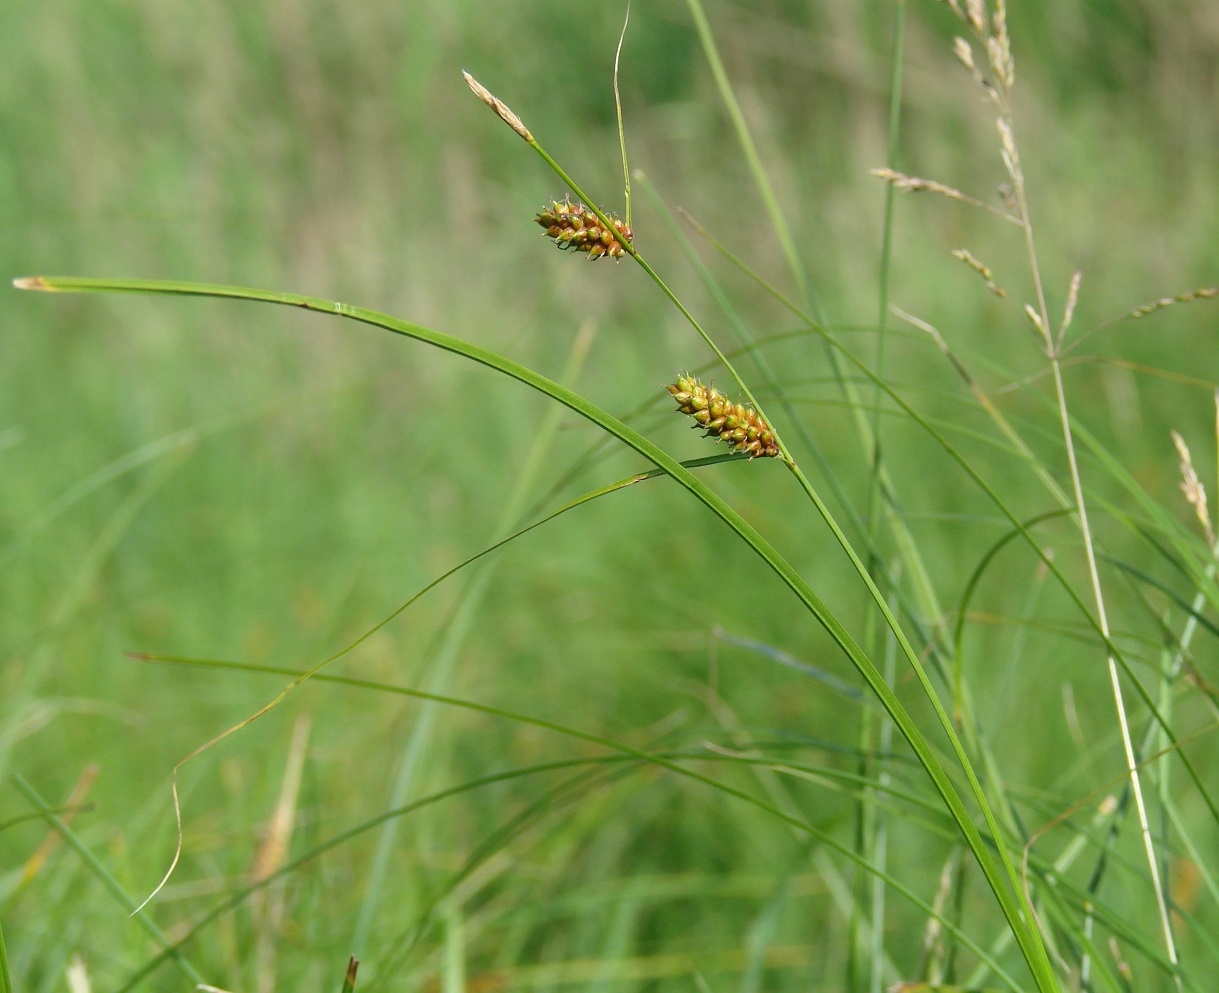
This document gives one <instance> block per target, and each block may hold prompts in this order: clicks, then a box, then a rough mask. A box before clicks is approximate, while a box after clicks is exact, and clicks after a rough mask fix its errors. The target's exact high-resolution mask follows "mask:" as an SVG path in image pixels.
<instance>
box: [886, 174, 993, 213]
mask: <svg viewBox="0 0 1219 993" xmlns="http://www.w3.org/2000/svg"><path fill="white" fill-rule="evenodd" d="M869 171H870V173H871V174H872V175H873V176H877V177H879V178H880V179H883V180H884V181H885V182H886V183H890V184H891V185H893V186H894V187H896V188H897V189H899V190H901V191H902V192H904V193H938V194H939V195H940V196H942V197H948V198H949V199H950V200H960V201H962V202H963V203H968V204H972V205H973V206H975V207H985V206H986V204H984V203H983V202H982V201H981V200H975V199H974V198H973V197H971V196H969V195H967V194H965V193H962V192H961V191H960V190H957V189H953V188H952V187H951V186H945V185H944V184H943V183H937V182H936V181H935V180H934V179H920V178H919V177H918V176H907V175H906V174H905V173H904V172H896V171H894V170H893V169H871V170H869Z"/></svg>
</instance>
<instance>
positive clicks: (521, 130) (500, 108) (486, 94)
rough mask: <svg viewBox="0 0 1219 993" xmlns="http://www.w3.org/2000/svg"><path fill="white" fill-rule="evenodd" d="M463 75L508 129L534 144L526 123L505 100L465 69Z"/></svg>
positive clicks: (475, 92)
mask: <svg viewBox="0 0 1219 993" xmlns="http://www.w3.org/2000/svg"><path fill="white" fill-rule="evenodd" d="M461 74H462V76H464V77H465V80H466V85H467V86H469V87H470V89H472V90H473V91H474V94H475V96H477V97H478V99H479V100H481V101H482V102H483V103H485V104H486V105H487V106H488V107H490V108H491V109H492V110H493V111H495V113H496V114H497V115H499V119H500V120H501V121H503V122H504V123H505V124H507V125H508V127H510V128H512V130H513V131H515V132H516V133H517V134H519V135H520V136H521V137H522V138H524V139H525V140H526V141H527V142H529V144H531V145H532V144H534V141H533V135H532V134H530V133H529V129H528V128H527V127H525V125H524V123H523V122H522V121H521V119H520V118H519V117H517V116H516V114H514V113H512V109H511V108H510V107H509V106H508V105H507V104H506V103H504V101H503V100H501V99H500V98H499V97H497V96H496V95H495V94H494V93H492V92H491V91H490V90H489V89H487V88H486V87H485V86H483V84H482V83H480V82H479V81H478V80H477V79H475V78H474V77H473V76H471V75H470V74H469V73H468V72H466V71H465V70H464V69H463V70H462V71H461Z"/></svg>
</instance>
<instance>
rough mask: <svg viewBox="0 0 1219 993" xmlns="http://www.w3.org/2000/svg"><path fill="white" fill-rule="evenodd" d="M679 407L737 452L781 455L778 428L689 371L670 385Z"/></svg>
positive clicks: (696, 424)
mask: <svg viewBox="0 0 1219 993" xmlns="http://www.w3.org/2000/svg"><path fill="white" fill-rule="evenodd" d="M667 389H668V391H669V394H670V395H671V396H672V397H673V399H674V400H676V401H677V409H678V410H679V411H680V412H681V413H683V414H687V415H689V416H690V417H693V418H694V420H695V425H694V426H695V427H700V428H705V429H706V436H708V437H716V438H719V439H720V440H721V441H723V442H726V443H727V445H728V447H729V448H731V449H732V450H733V451H734V452H739V453H741V454H744V455H748V456H749V457H750V458H751V459H756V458H771V459H773V458H777V457H778V455H779V446H778V443H777V442H776V441H775V436H774V432H773V431H771V429H770V425H768V424H767V423H766V421H764V420H763V419H762V418H761V416H759V414H758V412H757V411H756V410H754V409H753V408H752V407H749V406H746V405H745V404H743V403H733V402H732V401H731V400H729V399H728V398H727V397H726V396H724V394H723V393H721V392H720V391H719V390H717V389H716V388H715V387H714V386H704V385H703V384H702V383H700V382H699V381H698V380H697V379H696V378H694V377H693V376H691V375H689V374H688V373H682V374H681V375H680V376H678V377H677V382H676V383H672V384H670V385H669V386H668V387H667Z"/></svg>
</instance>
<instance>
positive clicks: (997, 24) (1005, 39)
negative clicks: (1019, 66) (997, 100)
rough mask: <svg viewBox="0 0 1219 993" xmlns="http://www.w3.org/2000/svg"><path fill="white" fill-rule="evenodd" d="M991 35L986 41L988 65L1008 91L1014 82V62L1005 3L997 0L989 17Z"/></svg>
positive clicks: (1002, 0)
mask: <svg viewBox="0 0 1219 993" xmlns="http://www.w3.org/2000/svg"><path fill="white" fill-rule="evenodd" d="M991 30H992V32H993V33H992V35H991V37H990V38H988V39H987V41H986V52H987V55H988V56H989V58H990V67H991V68H992V69H993V70H994V72H995V78H996V79H998V80H999V83H1000V85H1001V86H1002V87H1003V89H1005V90H1008V91H1010V90H1011V88H1012V86H1013V84H1014V83H1015V82H1016V63H1015V61H1014V60H1013V59H1012V42H1011V38H1010V37H1009V36H1008V33H1007V4H1006V3H1004V0H998V2H997V3H996V4H995V14H994V17H992V18H991Z"/></svg>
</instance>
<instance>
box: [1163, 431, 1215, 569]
mask: <svg viewBox="0 0 1219 993" xmlns="http://www.w3.org/2000/svg"><path fill="white" fill-rule="evenodd" d="M1172 443H1173V444H1174V445H1176V446H1177V455H1178V456H1179V457H1180V459H1181V492H1182V493H1184V494H1185V500H1186V502H1187V503H1188V504H1189V505H1190V506H1191V507H1193V508H1194V514H1195V515H1196V516H1197V518H1198V523H1200V524H1201V525H1202V532H1203V534H1205V535H1206V545H1207V547H1208V548H1214V547H1215V531H1214V529H1213V528H1212V527H1211V515H1210V510H1209V509H1208V508H1207V505H1206V488H1205V487H1204V486H1203V485H1202V482H1201V480H1199V479H1198V473H1197V472H1196V471H1195V470H1194V460H1193V459H1192V458H1191V457H1190V454H1189V446H1187V445H1186V444H1185V439H1184V438H1182V437H1181V436H1180V435H1179V434H1177V432H1176V431H1173V432H1172Z"/></svg>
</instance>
